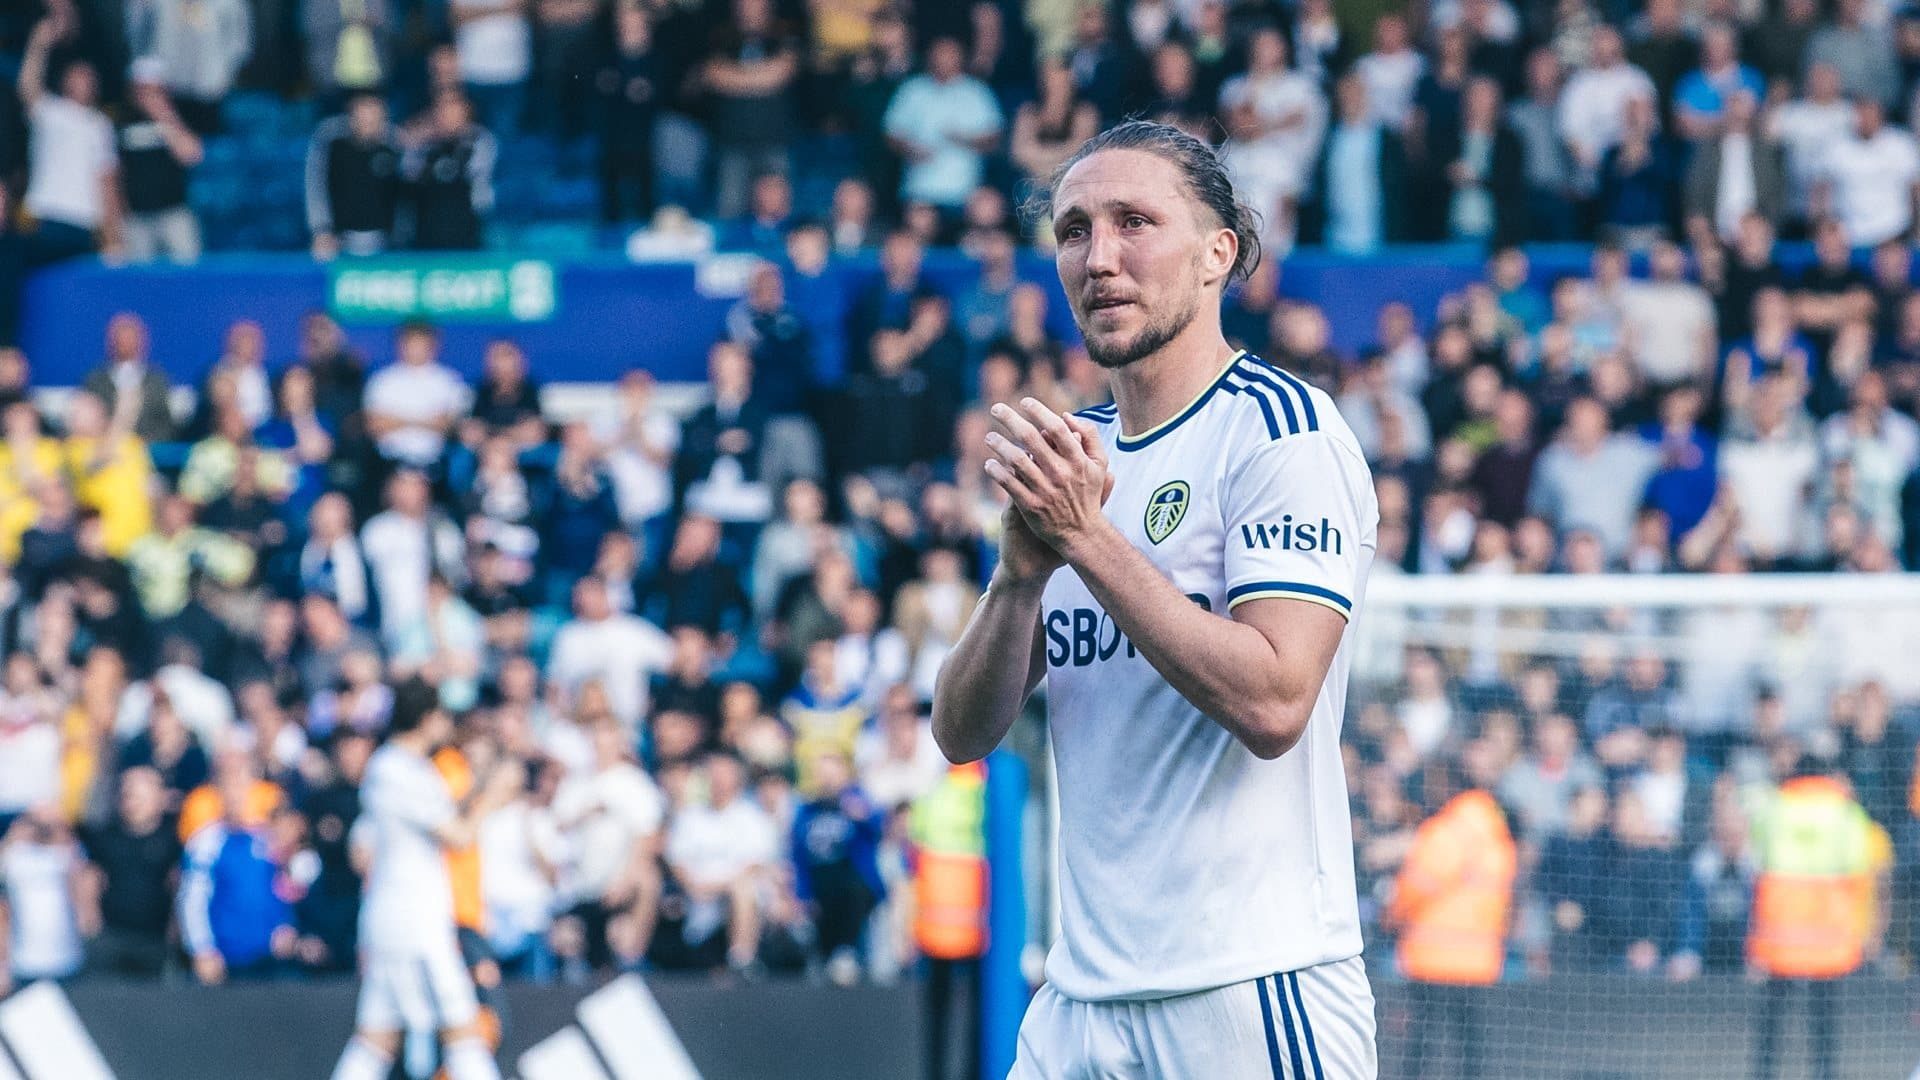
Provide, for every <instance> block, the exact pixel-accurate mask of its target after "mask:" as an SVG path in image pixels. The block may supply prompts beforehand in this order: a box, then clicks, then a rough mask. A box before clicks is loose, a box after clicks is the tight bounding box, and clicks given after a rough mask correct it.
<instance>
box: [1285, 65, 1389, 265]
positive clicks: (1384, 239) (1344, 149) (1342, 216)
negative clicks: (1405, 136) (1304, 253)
mask: <svg viewBox="0 0 1920 1080" xmlns="http://www.w3.org/2000/svg"><path fill="white" fill-rule="evenodd" d="M1367 94H1368V90H1367V83H1366V80H1365V79H1363V78H1361V77H1360V76H1359V75H1357V74H1353V73H1348V74H1346V75H1343V76H1341V78H1340V81H1339V83H1337V84H1336V85H1335V88H1334V101H1335V106H1336V110H1335V114H1334V120H1333V125H1332V126H1331V127H1329V128H1328V129H1327V140H1326V144H1325V145H1324V146H1323V147H1322V149H1321V152H1320V163H1319V166H1318V168H1316V169H1315V171H1314V176H1313V179H1312V182H1311V187H1310V189H1309V192H1308V194H1307V199H1306V203H1307V205H1306V207H1305V209H1304V211H1303V212H1302V217H1301V239H1302V240H1305V241H1307V242H1316V241H1317V242H1319V243H1322V244H1325V245H1326V247H1327V248H1328V250H1330V251H1335V252H1339V253H1341V254H1343V255H1366V254H1370V253H1372V252H1374V251H1376V250H1378V249H1379V247H1380V246H1381V245H1382V244H1390V243H1394V242H1396V241H1401V240H1404V239H1406V216H1407V215H1406V210H1407V205H1406V190H1407V155H1406V150H1405V147H1404V145H1403V144H1402V142H1401V140H1400V136H1399V134H1398V133H1397V132H1395V131H1394V130H1392V129H1390V128H1388V127H1387V126H1386V125H1385V124H1384V123H1382V122H1381V120H1380V119H1379V117H1378V116H1377V115H1376V114H1375V111H1374V110H1373V109H1371V108H1369V107H1368V104H1367Z"/></svg>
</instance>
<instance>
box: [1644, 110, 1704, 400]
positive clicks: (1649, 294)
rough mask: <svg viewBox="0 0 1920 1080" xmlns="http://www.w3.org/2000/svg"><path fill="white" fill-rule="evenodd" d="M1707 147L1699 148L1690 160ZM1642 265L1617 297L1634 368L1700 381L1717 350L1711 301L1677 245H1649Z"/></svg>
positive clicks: (1668, 381)
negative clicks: (1641, 272) (1643, 271)
mask: <svg viewBox="0 0 1920 1080" xmlns="http://www.w3.org/2000/svg"><path fill="white" fill-rule="evenodd" d="M1712 152H1713V151H1712V150H1711V149H1710V148H1706V147H1703V148H1702V149H1700V150H1699V151H1697V152H1696V154H1695V158H1694V160H1695V162H1696V163H1697V162H1699V161H1701V160H1704V159H1705V158H1706V157H1708V156H1709V155H1710V154H1711V153H1712ZM1696 168H1698V165H1697V164H1696ZM1648 268H1649V270H1650V271H1651V273H1650V275H1649V277H1648V279H1647V280H1645V281H1634V282H1629V283H1628V284H1627V285H1626V286H1625V288H1624V290H1623V292H1622V295H1621V298H1620V306H1621V316H1622V321H1623V323H1624V332H1625V336H1626V340H1627V342H1628V343H1629V348H1628V354H1629V355H1630V356H1631V357H1632V359H1633V364H1634V368H1635V369H1636V370H1637V371H1638V373H1639V374H1640V375H1641V376H1642V377H1643V378H1645V379H1646V380H1647V381H1649V382H1651V383H1653V384H1654V385H1656V386H1661V387H1671V386H1677V385H1682V384H1694V385H1698V384H1701V383H1703V382H1704V381H1705V380H1707V379H1708V378H1710V377H1711V374H1712V372H1713V366H1714V357H1715V356H1716V354H1717V353H1718V351H1719V347H1718V342H1717V340H1716V336H1715V332H1714V319H1713V302H1712V300H1711V298H1710V297H1708V295H1707V292H1706V290H1705V289H1703V288H1701V287H1700V286H1698V285H1696V284H1694V283H1692V282H1690V281H1688V280H1687V256H1686V253H1685V252H1684V251H1682V250H1680V248H1679V247H1678V246H1676V245H1674V244H1656V245H1654V247H1653V250H1652V252H1651V254H1650V255H1649V257H1648Z"/></svg>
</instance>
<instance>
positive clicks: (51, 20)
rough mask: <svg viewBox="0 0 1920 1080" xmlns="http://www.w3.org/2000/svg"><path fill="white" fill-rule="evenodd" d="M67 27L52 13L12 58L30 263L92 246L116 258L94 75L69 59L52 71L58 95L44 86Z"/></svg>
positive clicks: (113, 170) (114, 195)
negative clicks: (16, 59) (21, 119)
mask: <svg viewBox="0 0 1920 1080" xmlns="http://www.w3.org/2000/svg"><path fill="white" fill-rule="evenodd" d="M68 10H69V13H70V12H71V9H68ZM69 17H70V16H69ZM75 29H76V27H75V26H73V25H72V24H71V22H70V21H68V20H63V19H62V18H60V17H59V16H57V15H50V16H48V17H47V18H45V19H42V20H40V21H39V22H38V23H36V24H34V28H33V32H32V34H31V35H30V36H29V37H28V38H27V46H26V50H25V52H24V54H23V56H22V57H21V60H20V71H19V78H18V87H19V92H20V105H21V108H22V109H23V110H24V112H25V115H26V119H27V125H28V134H29V140H30V149H31V153H30V154H29V155H28V156H29V158H30V160H31V164H32V168H31V170H30V171H29V173H28V177H27V193H26V198H25V200H24V205H25V207H26V210H27V212H28V213H29V214H31V215H33V217H34V219H35V220H36V221H37V222H38V223H39V224H38V227H37V228H36V229H35V231H34V232H33V234H32V235H31V237H30V238H29V239H28V240H27V247H26V250H25V255H26V261H27V263H28V265H30V266H32V265H40V264H44V263H49V262H55V261H58V260H60V259H66V258H71V257H73V256H76V255H84V254H87V253H89V252H92V251H95V250H98V251H99V252H100V253H101V254H102V255H104V256H107V257H109V258H117V257H119V256H120V255H121V254H122V253H123V251H124V248H123V240H122V235H121V233H122V221H121V210H120V208H121V206H122V205H124V200H123V199H122V196H121V188H120V164H119V158H118V155H117V154H116V153H115V150H114V135H113V125H112V123H111V122H109V121H108V120H107V118H106V115H105V114H104V113H102V112H101V111H100V108H99V98H100V83H99V77H98V76H97V75H96V74H95V73H94V69H93V67H92V65H90V64H88V63H87V62H86V61H85V60H79V59H75V60H69V61H68V62H67V64H66V67H65V68H63V69H62V70H61V71H59V72H58V75H59V88H60V89H59V92H58V93H48V92H47V88H46V87H47V74H48V71H47V69H48V62H49V56H50V54H51V53H52V52H53V48H54V46H55V45H56V44H58V43H59V42H60V41H61V40H63V39H65V38H66V37H68V36H70V35H72V34H73V32H74V31H75ZM96 234H97V235H96Z"/></svg>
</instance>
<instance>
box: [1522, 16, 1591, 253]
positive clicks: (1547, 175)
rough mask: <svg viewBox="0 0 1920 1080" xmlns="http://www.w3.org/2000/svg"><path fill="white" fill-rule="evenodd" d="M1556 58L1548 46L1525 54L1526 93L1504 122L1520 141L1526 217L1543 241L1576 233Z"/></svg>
mask: <svg viewBox="0 0 1920 1080" xmlns="http://www.w3.org/2000/svg"><path fill="white" fill-rule="evenodd" d="M1559 116H1560V61H1559V58H1558V57H1556V56H1555V55H1554V54H1553V51H1552V50H1551V49H1544V48H1543V49H1535V50H1534V51H1533V53H1532V54H1530V55H1529V56H1528V57H1527V68H1526V92H1525V94H1524V95H1522V96H1521V97H1519V98H1518V99H1517V100H1515V101H1514V102H1512V103H1511V104H1509V105H1508V106H1507V123H1508V124H1510V125H1511V126H1512V128H1513V133H1514V135H1515V137H1517V138H1518V139H1519V140H1520V147H1521V152H1522V154H1523V155H1524V162H1525V164H1524V166H1523V168H1522V173H1523V175H1524V176H1525V178H1526V184H1527V196H1526V198H1527V206H1526V213H1527V221H1528V223H1529V231H1530V232H1531V234H1532V235H1533V236H1534V237H1536V238H1538V239H1542V240H1570V239H1572V238H1573V234H1574V224H1575V222H1574V214H1573V207H1574V190H1575V189H1574V180H1575V177H1574V167H1573V166H1574V163H1573V158H1572V156H1571V155H1570V154H1569V153H1568V146H1567V144H1566V142H1564V141H1563V140H1562V139H1561V137H1560V119H1559Z"/></svg>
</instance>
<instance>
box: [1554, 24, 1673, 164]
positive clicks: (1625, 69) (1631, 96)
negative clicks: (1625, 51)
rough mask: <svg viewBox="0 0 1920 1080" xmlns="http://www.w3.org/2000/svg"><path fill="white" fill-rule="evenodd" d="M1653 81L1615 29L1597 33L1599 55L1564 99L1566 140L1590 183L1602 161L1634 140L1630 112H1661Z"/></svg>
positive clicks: (1604, 28)
mask: <svg viewBox="0 0 1920 1080" xmlns="http://www.w3.org/2000/svg"><path fill="white" fill-rule="evenodd" d="M1658 100H1659V99H1658V97H1657V96H1656V95H1655V92H1654V87H1653V80H1651V79H1649V78H1648V77H1647V73H1646V72H1644V71H1642V70H1640V69H1639V68H1638V67H1635V66H1634V65H1632V64H1630V63H1628V62H1627V60H1626V57H1625V56H1624V55H1622V52H1621V46H1620V33H1619V31H1617V30H1614V29H1613V28H1612V27H1607V26H1602V27H1598V28H1596V29H1595V30H1594V32H1593V50H1592V55H1591V57H1590V58H1589V60H1588V62H1587V64H1586V66H1585V67H1583V68H1581V69H1580V70H1579V71H1577V72H1575V73H1574V75H1573V78H1571V79H1569V80H1568V81H1567V86H1566V89H1565V90H1564V91H1563V92H1562V93H1561V95H1560V106H1559V117H1558V120H1559V129H1560V137H1561V138H1562V139H1565V140H1566V143H1567V147H1568V149H1569V150H1571V151H1572V152H1573V159H1574V163H1575V165H1576V167H1577V168H1578V169H1579V170H1580V171H1581V173H1582V174H1583V175H1584V176H1585V177H1587V178H1590V179H1591V178H1596V177H1598V175H1599V172H1600V167H1601V163H1602V159H1603V158H1604V157H1605V156H1606V154H1607V152H1608V151H1610V150H1612V149H1614V148H1615V147H1617V146H1619V145H1620V144H1621V142H1623V141H1624V140H1625V139H1626V137H1627V134H1628V130H1629V115H1630V112H1631V109H1630V106H1631V105H1632V104H1634V103H1638V104H1640V105H1641V106H1643V107H1644V108H1646V109H1647V110H1652V109H1654V108H1656V107H1657V102H1658Z"/></svg>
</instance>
